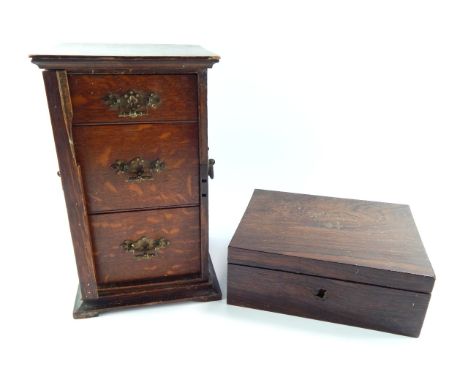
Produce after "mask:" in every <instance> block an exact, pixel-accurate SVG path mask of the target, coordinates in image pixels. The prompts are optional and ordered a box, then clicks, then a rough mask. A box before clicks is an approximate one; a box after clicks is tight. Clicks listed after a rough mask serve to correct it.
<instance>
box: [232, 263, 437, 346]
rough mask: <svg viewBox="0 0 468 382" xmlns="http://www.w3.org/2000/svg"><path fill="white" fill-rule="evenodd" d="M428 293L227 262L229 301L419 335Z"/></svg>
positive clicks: (258, 307) (257, 307) (428, 297)
mask: <svg viewBox="0 0 468 382" xmlns="http://www.w3.org/2000/svg"><path fill="white" fill-rule="evenodd" d="M429 300H430V294H426V293H416V292H410V291H404V290H399V289H392V288H385V287H379V286H373V285H366V284H359V283H355V282H346V281H340V280H334V279H327V278H322V277H314V276H308V275H302V274H295V273H289V272H283V271H273V270H269V269H261V268H255V267H249V266H244V265H235V264H229V265H228V290H227V302H228V304H232V305H239V306H244V307H249V308H255V309H263V310H268V311H272V312H279V313H285V314H291V315H296V316H301V317H309V318H315V319H319V320H324V321H331V322H336V323H340V324H347V325H353V326H360V327H364V328H369V329H375V330H381V331H386V332H391V333H397V334H404V335H408V336H412V337H417V336H419V332H420V330H421V327H422V324H423V321H424V316H425V314H426V310H427V306H428V304H429Z"/></svg>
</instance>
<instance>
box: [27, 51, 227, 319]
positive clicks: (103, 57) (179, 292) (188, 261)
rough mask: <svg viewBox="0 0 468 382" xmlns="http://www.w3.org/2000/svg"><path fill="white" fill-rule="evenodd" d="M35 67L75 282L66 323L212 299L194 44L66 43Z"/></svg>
mask: <svg viewBox="0 0 468 382" xmlns="http://www.w3.org/2000/svg"><path fill="white" fill-rule="evenodd" d="M31 58H32V62H33V63H35V64H36V65H38V66H39V67H40V68H42V69H44V71H43V77H44V83H45V88H46V92H47V99H48V104H49V111H50V117H51V122H52V128H53V133H54V139H55V144H56V149H57V156H58V161H59V168H60V172H59V175H60V176H61V180H62V185H63V190H64V194H65V201H66V205H67V211H68V217H69V222H70V229H71V234H72V239H73V245H74V251H75V257H76V263H77V268H78V276H79V283H80V284H79V288H78V293H77V297H76V302H75V309H74V317H75V318H82V317H92V316H96V315H98V314H99V313H100V312H104V311H107V310H111V309H116V308H122V307H130V306H138V305H149V304H158V303H163V302H169V301H182V300H195V301H210V300H219V299H220V298H221V292H220V289H219V285H218V281H217V279H216V275H215V272H214V270H213V267H212V264H211V260H210V255H209V253H208V177H209V176H210V177H213V164H214V160H211V159H208V138H207V137H208V135H207V69H208V68H210V67H212V65H213V64H214V63H216V62H218V61H219V57H218V56H216V55H214V54H213V53H211V52H209V51H206V50H205V49H203V48H201V47H198V46H184V45H92V44H91V45H71V46H65V47H63V48H59V50H58V51H56V52H53V53H49V54H35V55H31Z"/></svg>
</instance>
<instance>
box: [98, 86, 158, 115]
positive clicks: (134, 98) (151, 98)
mask: <svg viewBox="0 0 468 382" xmlns="http://www.w3.org/2000/svg"><path fill="white" fill-rule="evenodd" d="M103 100H104V103H105V104H106V105H107V106H109V107H110V108H111V109H116V110H118V112H119V114H118V115H119V117H122V118H125V117H129V118H137V117H141V116H143V115H148V108H152V109H156V108H157V107H158V106H159V104H160V103H161V97H160V96H159V94H158V93H153V92H149V93H146V92H142V91H138V90H129V91H127V92H126V93H124V94H122V95H119V94H115V93H109V94H108V95H106V96H105V97H104V99H103Z"/></svg>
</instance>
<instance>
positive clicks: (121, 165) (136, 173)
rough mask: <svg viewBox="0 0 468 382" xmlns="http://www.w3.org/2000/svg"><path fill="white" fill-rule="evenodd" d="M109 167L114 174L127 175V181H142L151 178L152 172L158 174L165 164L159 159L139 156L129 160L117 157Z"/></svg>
mask: <svg viewBox="0 0 468 382" xmlns="http://www.w3.org/2000/svg"><path fill="white" fill-rule="evenodd" d="M110 167H111V168H112V169H113V170H114V171H115V172H116V174H127V175H129V177H128V178H127V182H143V181H145V180H153V179H154V178H153V174H154V173H156V174H158V173H160V172H161V171H162V170H164V168H165V167H166V164H165V163H164V162H163V161H162V160H160V159H155V160H153V161H147V160H145V159H143V158H141V157H136V158H133V159H132V160H129V161H124V160H121V159H118V160H116V161H115V162H114V163H112V164H111V166H110Z"/></svg>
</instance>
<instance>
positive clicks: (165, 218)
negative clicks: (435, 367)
mask: <svg viewBox="0 0 468 382" xmlns="http://www.w3.org/2000/svg"><path fill="white" fill-rule="evenodd" d="M199 219H200V217H199V209H198V208H197V207H189V208H173V209H164V210H158V211H138V212H124V213H113V214H102V215H94V216H91V217H90V226H91V230H92V236H93V248H94V261H95V265H96V277H97V281H98V284H99V285H106V284H107V285H108V284H116V283H117V284H118V283H125V282H132V281H145V280H147V281H150V280H159V279H161V278H164V277H171V276H172V277H173V276H184V275H190V274H196V273H199V272H200V221H199ZM142 238H146V239H148V240H146V239H142ZM158 241H159V242H158ZM166 241H167V242H166ZM131 242H133V247H131ZM159 247H161V248H159ZM131 248H134V251H133V252H132V250H131ZM145 248H146V249H145ZM152 248H156V252H155V251H154V250H153V249H152ZM158 248H159V249H158ZM154 253H156V254H155V255H154V256H153V254H154Z"/></svg>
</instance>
